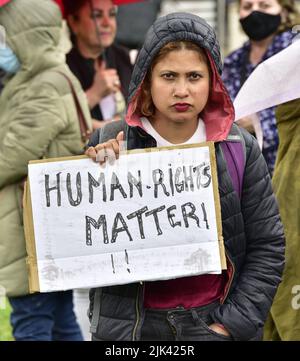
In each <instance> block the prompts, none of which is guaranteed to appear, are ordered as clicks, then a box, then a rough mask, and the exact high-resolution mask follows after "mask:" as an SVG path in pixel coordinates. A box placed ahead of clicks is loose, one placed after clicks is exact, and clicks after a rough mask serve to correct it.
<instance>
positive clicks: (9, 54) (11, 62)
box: [0, 46, 21, 74]
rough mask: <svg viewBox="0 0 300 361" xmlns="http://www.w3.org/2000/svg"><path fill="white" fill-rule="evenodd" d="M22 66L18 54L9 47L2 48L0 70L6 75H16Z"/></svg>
mask: <svg viewBox="0 0 300 361" xmlns="http://www.w3.org/2000/svg"><path fill="white" fill-rule="evenodd" d="M20 66H21V64H20V62H19V60H18V58H17V56H16V54H15V53H14V52H13V51H12V50H11V49H10V48H9V47H8V46H6V47H4V48H3V47H0V69H2V70H4V71H5V72H6V73H11V74H15V73H16V72H17V71H18V70H19V68H20Z"/></svg>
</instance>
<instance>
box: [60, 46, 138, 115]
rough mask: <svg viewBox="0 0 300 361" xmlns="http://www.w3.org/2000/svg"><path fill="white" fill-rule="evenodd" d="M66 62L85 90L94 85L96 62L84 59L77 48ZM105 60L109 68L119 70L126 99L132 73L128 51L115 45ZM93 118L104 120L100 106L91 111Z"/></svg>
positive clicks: (106, 52)
mask: <svg viewBox="0 0 300 361" xmlns="http://www.w3.org/2000/svg"><path fill="white" fill-rule="evenodd" d="M66 60H67V64H68V65H69V67H70V69H71V71H72V72H73V74H74V75H75V76H76V77H77V79H78V80H79V82H80V84H81V86H82V88H83V90H87V89H89V88H90V87H91V86H92V84H93V79H94V75H95V68H94V60H93V59H87V58H84V57H83V56H82V55H81V54H80V53H79V51H78V50H77V49H76V48H75V47H74V48H72V50H71V51H70V52H69V53H68V54H67V58H66ZM105 60H106V63H107V64H106V66H107V68H113V69H116V70H117V73H118V75H119V78H120V82H121V91H122V93H123V95H124V97H125V99H126V98H127V96H128V87H129V83H130V77H131V73H132V65H131V63H130V58H129V53H128V50H127V49H126V48H124V47H123V46H119V45H115V44H113V45H112V46H110V47H109V48H107V49H106V50H105ZM91 116H92V118H94V119H98V120H103V116H102V113H101V109H100V107H99V105H96V106H95V107H94V108H93V109H92V110H91Z"/></svg>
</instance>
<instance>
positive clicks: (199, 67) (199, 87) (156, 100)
mask: <svg viewBox="0 0 300 361" xmlns="http://www.w3.org/2000/svg"><path fill="white" fill-rule="evenodd" d="M201 58H203V59H201ZM209 87H210V79H209V69H208V66H207V63H206V62H205V59H204V56H203V57H201V56H200V54H199V53H198V52H197V51H195V50H186V49H183V50H176V51H171V52H169V53H168V54H167V55H166V56H165V57H163V58H162V59H161V60H159V61H158V63H157V64H156V65H155V66H154V68H153V70H152V77H151V95H152V101H153V104H154V106H155V109H156V110H155V115H154V120H160V119H163V120H168V121H172V122H175V123H182V122H189V121H195V119H198V116H199V113H201V112H202V110H203V109H204V107H205V105H206V103H207V100H208V97H209Z"/></svg>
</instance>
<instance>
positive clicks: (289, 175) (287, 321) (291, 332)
mask: <svg viewBox="0 0 300 361" xmlns="http://www.w3.org/2000/svg"><path fill="white" fill-rule="evenodd" d="M276 120H277V128H278V134H279V148H278V153H277V159H276V163H275V170H274V176H273V179H272V183H273V188H274V192H275V195H276V198H277V200H278V203H279V210H280V215H281V217H282V223H283V226H284V231H285V236H286V250H285V254H286V264H285V269H284V272H283V279H282V282H281V284H280V285H279V287H278V290H277V293H276V295H275V298H274V301H273V305H272V308H271V312H270V315H269V318H268V320H267V323H266V325H265V329H264V339H265V340H268V341H270V340H272V341H299V340H300V286H299V280H300V209H299V207H300V167H299V158H300V99H296V100H293V101H291V102H288V103H285V104H282V105H279V106H278V107H277V109H276Z"/></svg>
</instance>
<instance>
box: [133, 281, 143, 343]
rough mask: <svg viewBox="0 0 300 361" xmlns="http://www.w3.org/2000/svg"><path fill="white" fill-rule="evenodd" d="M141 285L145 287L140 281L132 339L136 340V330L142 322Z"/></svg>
mask: <svg viewBox="0 0 300 361" xmlns="http://www.w3.org/2000/svg"><path fill="white" fill-rule="evenodd" d="M141 287H144V284H143V282H140V283H139V287H138V291H137V295H136V299H135V311H136V322H135V325H134V329H133V334H132V341H135V339H136V330H137V328H138V325H139V323H140V310H139V302H140V289H141Z"/></svg>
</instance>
